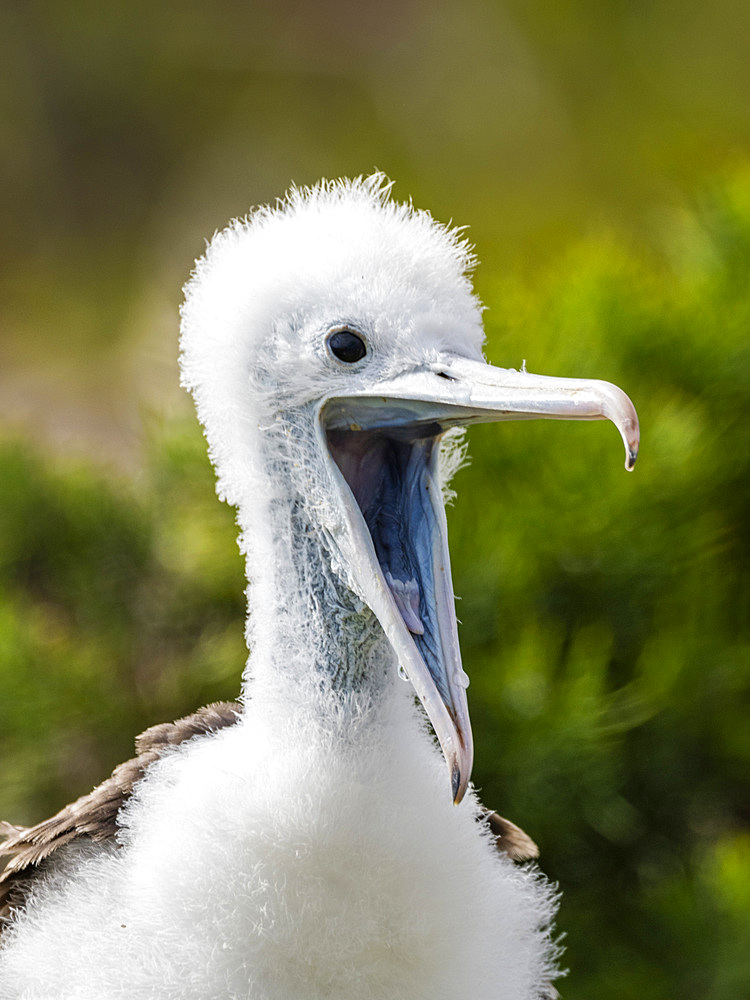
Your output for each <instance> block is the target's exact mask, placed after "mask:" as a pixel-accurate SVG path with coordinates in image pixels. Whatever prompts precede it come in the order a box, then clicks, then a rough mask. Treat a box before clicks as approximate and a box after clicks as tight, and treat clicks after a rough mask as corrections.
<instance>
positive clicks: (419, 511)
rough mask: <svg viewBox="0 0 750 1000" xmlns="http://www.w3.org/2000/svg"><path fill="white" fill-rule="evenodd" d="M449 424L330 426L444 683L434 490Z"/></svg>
mask: <svg viewBox="0 0 750 1000" xmlns="http://www.w3.org/2000/svg"><path fill="white" fill-rule="evenodd" d="M442 430H443V429H442V428H441V427H440V426H439V425H438V424H436V423H430V424H418V423H414V424H407V425H404V426H400V427H388V428H387V430H385V429H382V428H377V429H372V430H369V429H368V430H351V429H341V428H336V429H334V428H330V427H329V428H327V430H326V438H327V442H328V448H329V451H330V453H331V456H332V458H333V459H334V461H335V463H336V465H337V466H338V468H339V470H340V472H341V474H342V475H343V477H344V479H345V480H346V482H347V484H348V486H349V488H350V490H351V491H352V494H353V495H354V498H355V500H356V501H357V505H358V506H359V509H360V511H361V513H362V517H363V519H364V522H365V524H366V525H367V529H368V531H369V533H370V537H371V538H372V543H373V548H374V549H375V554H376V556H377V560H378V564H379V566H380V570H381V572H382V574H383V577H384V579H385V582H386V583H387V585H388V587H389V589H390V591H391V594H392V595H393V599H394V601H395V603H396V607H397V608H398V610H399V613H400V614H401V617H402V619H403V621H404V624H405V625H406V627H407V629H408V630H409V632H410V633H411V635H412V639H413V640H414V642H415V643H416V645H417V648H418V650H419V652H420V654H421V655H422V658H423V660H424V661H425V663H426V664H427V667H428V669H429V670H430V673H431V674H432V676H433V679H434V680H435V682H436V683H437V684H438V687H439V688H440V689H442V688H443V687H444V686H445V680H444V677H443V672H442V671H441V670H439V669H438V664H439V663H440V661H441V655H440V633H439V629H438V623H437V614H436V599H435V584H434V572H433V553H434V551H435V545H436V540H437V526H436V524H435V515H434V511H433V503H434V502H435V497H434V496H433V493H434V491H435V490H437V489H439V487H438V485H437V482H436V476H435V474H434V466H435V462H436V458H437V449H438V445H439V439H440V435H441V434H442ZM447 693H448V692H447V691H442V690H441V694H444V695H446V696H447Z"/></svg>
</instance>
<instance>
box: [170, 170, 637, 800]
mask: <svg viewBox="0 0 750 1000" xmlns="http://www.w3.org/2000/svg"><path fill="white" fill-rule="evenodd" d="M473 264H474V260H473V257H472V254H471V249H470V247H469V246H468V245H467V243H466V242H465V240H464V239H463V237H462V235H461V234H460V232H458V231H457V230H455V229H451V228H449V227H446V226H443V225H441V224H439V223H437V222H435V221H434V220H433V219H432V217H431V216H430V215H429V214H428V213H426V212H422V211H417V210H415V209H413V208H412V207H411V205H403V204H398V203H395V202H393V201H391V200H390V184H389V183H388V182H387V181H386V180H385V178H384V177H383V176H382V175H380V174H375V175H373V176H371V177H368V178H365V179H358V180H355V181H340V182H333V183H326V182H323V183H321V184H320V185H318V186H316V187H315V188H312V189H305V190H298V189H293V190H292V191H291V192H290V194H289V195H288V196H287V198H286V199H285V200H284V201H282V202H279V203H278V204H277V205H276V206H275V207H269V208H261V209H258V210H256V211H255V212H254V213H252V214H251V215H250V216H249V217H248V218H247V219H245V220H240V221H237V222H234V223H232V224H231V225H230V226H229V227H228V228H227V229H226V230H224V231H223V232H221V233H219V234H218V235H217V236H215V237H214V240H213V241H212V242H211V244H210V245H209V248H208V250H207V252H206V254H205V256H204V257H203V258H202V259H201V260H200V261H199V262H198V264H197V266H196V270H195V272H194V274H193V277H192V278H191V280H190V282H189V283H188V285H187V286H186V299H185V305H184V307H183V323H182V356H181V361H182V373H183V383H184V384H185V385H186V386H188V387H189V388H190V389H191V390H192V392H193V394H194V395H195V398H196V402H197V405H198V412H199V416H200V418H201V420H202V422H203V424H204V427H205V430H206V435H207V437H208V441H209V448H210V452H211V455H212V459H213V461H214V464H215V466H216V469H217V474H218V483H219V486H218V488H219V491H220V493H221V494H222V495H223V496H224V498H225V499H227V500H228V501H229V502H231V503H233V504H235V505H237V507H238V509H239V512H240V519H241V520H242V512H243V509H250V508H253V507H255V506H257V496H256V495H255V494H257V490H258V472H259V468H260V467H261V466H265V471H266V472H268V471H269V469H270V473H271V474H270V475H269V476H267V477H266V483H271V482H273V481H274V479H275V481H276V482H277V483H278V482H282V481H283V482H285V483H286V484H287V486H286V488H287V490H289V489H293V490H294V491H296V493H297V494H298V495H299V496H301V497H304V498H305V502H306V503H307V504H308V505H309V506H310V508H311V509H314V511H315V517H316V519H317V523H318V524H319V527H320V529H321V531H323V532H324V533H325V534H326V537H327V538H328V539H329V542H330V546H329V548H330V551H332V552H333V553H334V555H333V557H332V558H333V561H334V563H335V565H334V569H335V571H336V572H337V573H338V574H339V575H340V576H341V578H342V579H343V580H344V582H345V583H346V585H347V586H348V587H349V588H350V589H351V590H352V591H353V592H354V593H355V594H356V595H357V596H358V597H359V598H360V599H361V600H362V601H363V602H364V603H365V604H366V605H367V606H368V607H369V608H370V609H371V611H372V612H373V613H374V614H375V616H376V617H377V619H378V620H379V622H380V625H381V626H382V629H383V631H384V633H385V635H386V636H387V638H388V640H389V642H390V643H391V645H392V646H393V649H394V651H395V653H396V655H397V657H398V662H399V664H400V667H401V669H402V671H403V672H404V673H405V674H406V676H407V677H408V679H409V680H410V681H411V683H412V685H413V687H414V690H415V692H416V694H417V695H418V697H419V699H420V700H421V702H422V704H423V705H424V707H425V710H426V711H427V714H428V716H429V718H430V721H431V723H432V725H433V727H434V729H435V732H436V734H437V737H438V740H439V742H440V745H441V747H442V750H443V754H444V756H445V758H446V761H447V763H448V767H449V770H450V775H451V787H452V793H453V798H454V801H456V802H459V801H460V800H461V798H462V796H463V794H464V792H465V790H466V787H467V784H468V781H469V776H470V773H471V765H472V757H473V748H472V738H471V727H470V722H469V714H468V707H467V698H466V688H467V686H468V678H467V676H466V674H465V673H464V671H463V668H462V666H461V656H460V651H459V644H458V632H457V624H456V615H455V608H454V597H453V588H452V583H451V573H450V559H449V552H448V538H447V528H446V520H445V512H444V488H445V485H446V470H447V469H449V467H450V465H451V462H450V455H451V454H455V441H456V435H457V434H460V433H461V429H463V428H465V427H466V426H468V425H469V424H472V423H479V422H487V421H500V420H516V419H532V418H539V417H553V418H558V419H583V420H594V419H610V420H612V421H613V422H614V423H615V424H616V425H617V427H618V429H619V431H620V434H621V436H622V438H623V441H624V443H625V448H626V467H627V468H632V465H633V463H634V461H635V456H636V453H637V448H638V421H637V417H636V414H635V411H634V409H633V406H632V404H631V402H630V400H629V399H628V397H627V396H626V395H625V394H624V393H623V392H621V390H619V389H618V388H616V387H615V386H613V385H611V384H610V383H607V382H598V381H585V380H578V379H569V378H551V377H546V376H538V375H532V374H530V373H528V372H526V371H516V370H513V369H502V368H495V367H492V366H491V365H489V364H487V363H486V362H485V360H484V359H483V356H482V344H483V340H484V333H483V329H482V323H481V306H480V303H479V301H478V300H477V298H476V297H475V295H474V293H473V290H472V287H471V283H470V281H469V278H468V273H469V271H470V270H471V267H472V266H473ZM260 442H265V445H264V446H261V444H260ZM269 442H271V443H272V447H269ZM446 456H448V461H446ZM454 464H455V463H454ZM273 469H275V470H276V472H277V473H278V475H276V476H275V477H274V475H273ZM268 488H269V489H272V487H271V486H268ZM245 530H246V531H249V530H251V526H249V525H247V524H245Z"/></svg>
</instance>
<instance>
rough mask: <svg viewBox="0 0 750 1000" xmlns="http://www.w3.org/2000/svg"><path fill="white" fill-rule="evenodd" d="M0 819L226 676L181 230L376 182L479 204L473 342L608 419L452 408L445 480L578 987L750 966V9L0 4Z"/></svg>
mask: <svg viewBox="0 0 750 1000" xmlns="http://www.w3.org/2000/svg"><path fill="white" fill-rule="evenodd" d="M0 54H1V55H2V65H3V71H2V78H1V80H0V211H1V213H2V220H3V239H2V243H1V245H0V254H2V262H1V265H0V419H1V420H2V433H1V434H0V759H1V760H2V767H1V768H0V815H2V816H3V817H7V818H8V819H12V820H14V821H17V822H32V821H34V820H35V819H38V818H41V817H42V816H43V815H44V814H46V813H47V812H49V811H50V810H54V809H56V808H58V807H59V806H60V805H62V804H63V803H64V802H66V801H68V800H69V799H70V798H71V797H73V796H75V795H78V794H81V793H83V792H85V791H87V790H88V789H89V788H90V787H91V786H92V784H94V783H95V782H96V781H98V780H100V779H101V778H102V777H104V776H105V775H106V774H107V773H108V771H109V769H110V768H111V767H112V766H113V765H114V764H115V763H117V762H118V761H119V760H121V759H123V758H124V757H126V756H128V755H129V754H130V752H131V747H132V737H133V735H134V733H136V732H138V731H139V730H140V729H142V728H144V727H145V726H147V725H150V724H151V723H153V722H157V721H163V720H164V719H169V718H174V717H175V716H176V715H179V714H184V713H185V712H187V711H190V710H192V709H193V708H194V707H195V706H196V705H198V704H199V703H201V702H204V701H206V700H210V699H216V698H226V697H233V696H234V695H235V694H236V691H237V685H238V678H239V673H240V670H241V665H242V662H243V659H244V651H243V650H244V647H243V641H242V620H243V613H244V610H243V595H242V587H243V575H242V566H241V561H240V558H239V555H238V553H237V550H236V547H235V545H234V541H233V536H234V528H233V516H232V512H231V511H230V510H228V509H226V508H223V507H222V506H220V505H219V504H218V503H217V501H216V499H215V496H214V494H213V485H212V474H211V471H210V468H209V466H208V462H207V460H206V458H205V453H204V447H203V442H202V438H201V435H200V432H199V430H198V428H197V424H196V422H195V420H194V417H193V416H192V411H191V408H190V404H189V401H188V400H187V399H185V398H183V395H182V394H181V393H180V391H179V389H178V388H177V369H176V353H177V347H176V341H177V310H178V304H179V300H180V286H181V284H182V282H183V281H184V280H185V278H186V277H187V274H188V273H189V270H190V267H191V264H192V261H193V259H194V258H195V257H196V256H197V255H198V254H200V253H201V251H202V247H203V241H204V239H205V238H206V237H209V236H210V235H211V233H212V232H213V231H214V230H215V229H216V228H217V227H221V226H222V225H223V224H224V223H225V222H226V220H227V219H228V218H230V217H231V216H236V215H240V214H244V213H245V212H247V211H248V209H249V208H250V207H251V205H253V204H259V203H263V202H266V201H268V200H272V199H273V198H275V197H276V196H278V195H280V194H282V193H283V192H284V190H285V188H286V187H287V186H288V184H289V183H290V182H291V181H295V182H297V183H300V184H304V183H311V182H314V181H316V180H317V179H319V178H320V177H321V176H328V177H334V176H339V175H342V174H347V175H352V174H360V173H367V172H369V171H371V170H372V169H373V168H375V167H378V168H381V169H383V170H385V171H386V172H387V173H388V174H389V175H390V176H391V177H393V178H394V180H395V181H396V187H395V196H396V197H399V198H408V197H410V196H411V197H413V199H414V202H415V204H417V205H419V206H420V207H427V208H430V209H431V210H432V211H433V213H434V214H435V216H436V217H437V218H439V219H441V220H443V221H448V220H449V219H451V218H452V219H453V220H454V221H455V222H456V223H458V224H462V225H463V224H468V225H469V226H470V230H469V233H470V238H471V239H472V241H473V242H474V243H475V244H476V247H477V253H478V255H479V257H480V259H481V261H482V264H481V266H480V267H479V269H478V271H477V275H476V284H477V288H478V290H479V293H480V294H481V296H482V298H483V300H484V302H485V303H486V305H487V306H488V310H487V313H486V325H487V331H488V345H487V354H488V357H489V359H490V360H492V361H493V362H494V363H496V364H500V365H506V366H514V367H518V366H520V365H521V363H522V362H523V361H524V360H525V361H526V364H527V366H528V368H529V370H530V371H535V372H541V373H546V374H562V375H573V376H583V377H587V376H590V377H598V378H606V379H609V380H612V381H615V382H617V383H618V384H620V385H621V386H622V387H623V388H624V389H625V390H626V391H627V392H628V393H629V394H630V395H631V396H632V398H633V400H634V402H635V403H636V406H637V407H638V410H639V413H640V416H641V421H642V427H643V444H642V453H641V458H640V459H639V462H638V466H637V468H636V471H635V472H634V473H633V474H632V475H629V474H626V473H625V472H624V471H623V469H622V458H623V456H622V449H621V445H620V442H619V440H618V438H617V434H616V432H615V431H614V429H613V428H612V427H611V426H610V425H605V424H603V423H602V424H568V423H555V422H549V423H548V422H539V423H519V424H506V425H502V426H488V427H483V428H476V429H474V430H472V432H471V453H472V456H473V462H472V464H471V465H470V466H469V467H468V468H466V469H465V470H463V471H462V472H460V473H459V475H458V476H457V479H456V483H455V485H456V487H457V489H458V493H459V496H458V500H457V501H456V504H455V506H454V507H453V508H452V509H451V511H450V515H449V517H450V529H451V536H452V551H453V562H454V578H455V585H456V590H457V592H458V594H460V595H461V597H462V601H461V603H460V604H459V617H460V618H461V619H462V622H463V625H462V628H461V639H462V646H463V652H464V660H465V666H466V669H467V671H468V673H469V674H470V676H471V678H472V686H471V689H470V692H469V694H470V704H471V709H472V715H473V720H474V726H475V735H476V742H477V750H478V755H477V765H476V771H475V779H476V782H477V785H478V786H480V787H481V789H482V795H483V797H484V799H485V800H486V801H487V802H488V803H489V804H491V805H492V806H493V807H495V808H498V809H500V810H501V811H503V812H505V813H506V814H507V815H509V816H511V817H512V818H514V819H515V820H517V821H518V822H519V823H521V824H522V825H523V826H524V827H525V828H526V829H527V830H528V831H529V832H530V833H531V834H532V835H533V836H534V837H535V838H536V839H537V840H538V842H539V844H540V846H541V849H542V861H541V863H542V867H543V868H544V870H545V871H546V872H547V873H548V874H549V875H550V876H551V877H552V878H553V879H555V880H557V881H559V883H560V886H561V889H562V891H563V904H562V909H561V912H560V918H559V926H560V929H561V930H562V931H563V932H564V933H565V934H566V938H565V941H564V943H565V945H566V946H567V955H566V963H567V965H568V966H569V968H570V974H569V977H568V979H567V980H565V981H563V983H562V992H563V994H564V996H565V997H568V998H578V1000H602V998H607V1000H610V998H614V1000H620V998H622V1000H631V998H632V1000H636V998H637V1000H644V998H658V1000H675V998H678V997H679V998H680V1000H692V998H696V1000H698V998H701V1000H740V998H742V997H744V996H749V995H750V794H749V792H750V775H749V767H750V727H749V726H748V715H749V713H750V664H749V662H748V652H749V647H750V572H749V564H750V477H749V475H748V473H749V471H750V470H749V468H748V467H749V466H750V431H749V430H748V420H747V409H748V403H749V402H750V393H749V391H748V389H749V388H750V337H749V331H750V297H749V291H748V289H749V287H750V284H749V281H748V278H749V277H750V9H748V7H747V5H746V4H743V3H741V2H738V0H715V2H714V3H712V4H706V3H698V2H695V0H682V2H680V3H678V2H671V0H652V2H645V0H633V2H625V0H621V2H615V0H564V2H560V0H558V2H555V3H553V2H551V0H536V2H534V0H531V2H521V0H507V2H505V3H498V2H494V0H468V2H463V3H460V2H458V0H437V2H434V3H426V2H413V0H405V2H395V0H382V2H381V3H379V4H377V5H375V4H346V3H343V2H341V0H337V2H334V0H324V2H321V3H314V2H310V0H308V2H301V0H280V2H278V0H277V2H271V0H255V2H239V0H232V2H230V0H215V2H213V3H206V2H204V3H197V2H192V0H186V2H183V3H177V2H175V0H172V2H159V0H155V2H154V0H150V2H145V0H131V2H129V3H120V2H115V3H112V4H102V3H100V2H96V3H95V2H93V0H90V2H83V0H66V2H63V0H50V2H46V3H43V2H35V0H27V2H25V3H23V4H22V3H20V2H16V3H13V2H9V0H4V3H3V4H2V6H1V7H0Z"/></svg>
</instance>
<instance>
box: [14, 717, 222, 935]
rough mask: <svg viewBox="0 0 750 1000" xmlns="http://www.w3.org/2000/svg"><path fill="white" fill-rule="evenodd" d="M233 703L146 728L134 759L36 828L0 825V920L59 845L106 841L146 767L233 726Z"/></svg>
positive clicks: (112, 834) (137, 744)
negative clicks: (3, 860) (0, 864)
mask: <svg viewBox="0 0 750 1000" xmlns="http://www.w3.org/2000/svg"><path fill="white" fill-rule="evenodd" d="M240 711H241V709H240V706H239V705H238V704H237V703H235V702H217V703H216V704H214V705H206V707H205V708H201V709H199V711H197V712H194V713H193V714H192V715H187V716H185V718H184V719H178V720H177V721H176V722H165V723H162V724H161V725H158V726H151V728H150V729H147V730H146V731H145V732H143V733H141V735H140V736H138V737H136V741H135V750H136V754H137V756H135V757H133V758H132V759H131V760H127V761H125V763H124V764H119V765H118V766H117V767H116V768H115V769H114V771H113V772H112V774H111V775H110V777H109V778H107V779H106V780H105V781H103V782H102V783H101V784H100V785H97V786H96V788H95V789H94V790H93V791H92V792H89V793H88V795H83V796H81V798H80V799H76V801H75V802H72V803H71V804H70V805H67V806H65V807H64V808H62V809H61V810H60V812H58V813H56V814H55V815H54V816H52V817H51V818H50V819H46V820H43V821H42V822H41V823H37V824H36V826H30V827H17V826H12V825H11V824H10V823H0V835H2V836H4V837H5V840H4V842H2V843H0V856H2V855H3V854H5V855H11V858H10V860H9V861H8V862H7V864H6V866H5V868H4V870H3V871H2V872H0V920H2V919H3V918H5V917H7V916H8V915H9V913H10V910H11V909H12V908H14V907H16V906H18V905H20V904H21V903H22V902H23V899H24V897H25V895H26V893H27V891H28V889H29V887H30V882H31V880H32V878H33V877H34V875H36V874H38V872H39V867H38V866H39V864H40V862H42V861H44V859H45V858H48V857H49V856H50V855H51V854H53V853H54V852H55V851H57V850H58V848H60V847H62V846H63V845H65V844H69V843H70V842H71V841H72V840H76V839H77V838H79V837H88V838H90V839H91V840H109V839H110V838H112V837H114V835H115V832H116V830H117V814H118V813H119V811H120V809H121V808H122V806H123V804H124V803H125V802H126V800H127V799H128V798H129V797H130V794H131V792H132V791H133V787H134V786H135V785H136V784H137V782H138V781H140V779H141V778H142V777H143V775H144V772H145V771H146V768H147V767H148V766H149V765H150V764H153V763H154V761H155V760H158V758H159V757H160V756H161V754H162V753H163V752H164V750H165V749H167V748H168V747H170V746H177V744H179V743H184V742H185V740H189V739H191V738H192V737H193V736H201V735H205V734H206V733H211V732H215V731H216V730H218V729H223V728H225V727H226V726H231V725H234V723H235V722H236V721H237V719H238V717H239V714H240Z"/></svg>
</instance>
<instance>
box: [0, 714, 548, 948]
mask: <svg viewBox="0 0 750 1000" xmlns="http://www.w3.org/2000/svg"><path fill="white" fill-rule="evenodd" d="M240 712H241V706H240V705H239V704H238V703H237V702H216V703H215V704H213V705H206V706H205V708H201V709H199V710H198V711H197V712H194V713H193V714H192V715H186V716H185V717H184V718H183V719H177V721H176V722H163V723H161V724H159V725H157V726H151V728H150V729H147V730H146V731H145V732H143V733H141V734H140V736H137V737H136V740H135V752H136V756H135V757H133V758H131V759H130V760H126V761H125V762H124V763H123V764H119V765H118V766H117V767H116V768H115V769H114V771H113V772H112V774H111V775H110V777H109V778H107V779H106V780H105V781H103V782H102V783H101V784H100V785H97V786H96V788H94V790H93V791H91V792H89V793H88V795H82V796H81V798H80V799H76V801H75V802H72V803H71V804H70V805H67V806H64V807H63V808H62V809H61V810H60V812H58V813H56V814H55V815H54V816H52V817H50V819H45V820H42V822H41V823H37V824H36V825H35V826H29V827H21V826H13V825H11V824H10V823H4V822H0V836H4V838H5V839H4V841H3V842H2V843H0V856H2V855H10V860H9V861H8V862H7V864H6V865H5V868H4V869H3V870H2V872H0V932H1V931H2V923H3V922H4V921H5V920H7V918H8V917H9V916H10V913H11V910H12V909H15V908H17V907H19V906H22V905H23V902H24V900H25V898H26V894H27V893H28V891H29V889H30V888H31V884H32V882H33V879H34V877H35V876H37V875H39V874H40V872H41V871H42V870H43V868H44V865H43V864H42V862H44V860H45V859H46V858H48V857H50V855H52V854H54V853H55V851H57V850H58V849H59V848H60V847H63V846H64V845H65V844H69V843H70V842H71V841H74V840H77V839H79V838H82V837H88V838H89V839H90V840H95V841H104V840H111V839H112V838H114V836H115V833H116V832H117V814H118V813H119V811H120V809H121V808H122V806H123V805H124V804H125V802H126V801H127V800H128V798H129V797H130V794H131V793H132V791H133V788H134V787H135V785H136V784H137V783H138V782H139V781H140V780H141V778H142V777H143V775H144V773H145V771H146V768H148V767H149V766H150V765H151V764H153V763H154V761H156V760H158V759H159V757H161V756H162V754H163V753H164V751H165V750H167V749H169V747H173V746H178V745H179V744H180V743H184V742H185V741H186V740H189V739H192V738H193V737H194V736H205V735H206V734H208V733H213V732H216V731H217V730H219V729H224V728H225V727H226V726H232V725H234V724H235V722H237V720H238V718H239V716H240ZM477 818H478V820H479V822H480V823H484V824H486V825H487V826H488V827H489V829H490V831H491V833H492V835H493V837H494V838H495V846H496V847H497V850H498V851H499V852H500V853H502V854H507V855H508V857H509V858H511V860H513V861H528V860H531V859H532V858H536V857H538V856H539V849H538V848H537V846H536V844H535V843H534V841H533V840H532V839H531V837H529V836H528V835H527V834H525V833H524V832H523V830H522V829H521V828H520V827H518V826H516V824H515V823H511V821H510V820H509V819H504V818H503V817H502V816H500V815H498V813H496V812H492V810H490V809H485V808H484V807H482V809H481V811H480V813H479V815H478V817H477Z"/></svg>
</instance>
